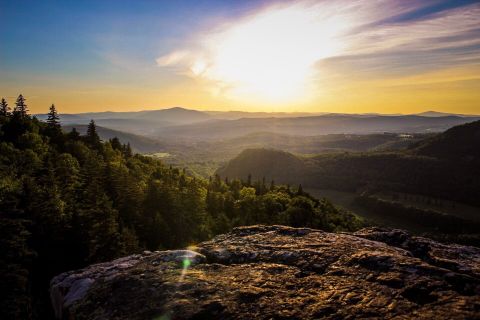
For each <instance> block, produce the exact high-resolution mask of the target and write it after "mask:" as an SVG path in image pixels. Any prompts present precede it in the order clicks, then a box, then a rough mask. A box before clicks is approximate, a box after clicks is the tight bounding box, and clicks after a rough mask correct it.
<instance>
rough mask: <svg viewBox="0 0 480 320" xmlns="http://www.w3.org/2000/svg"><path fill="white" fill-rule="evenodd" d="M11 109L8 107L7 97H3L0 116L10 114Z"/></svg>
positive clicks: (0, 103) (0, 104)
mask: <svg viewBox="0 0 480 320" xmlns="http://www.w3.org/2000/svg"><path fill="white" fill-rule="evenodd" d="M9 111H10V108H9V107H8V103H7V100H5V98H2V100H1V102H0V116H4V117H6V116H8V115H9V113H10V112H9Z"/></svg>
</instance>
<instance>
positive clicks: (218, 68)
mask: <svg viewBox="0 0 480 320" xmlns="http://www.w3.org/2000/svg"><path fill="white" fill-rule="evenodd" d="M346 26H347V23H345V21H342V19H341V17H340V16H335V15H330V14H328V10H324V11H322V10H317V9H316V8H312V7H309V6H305V5H303V6H290V7H286V8H274V9H269V10H266V11H264V12H261V13H259V14H256V15H254V16H253V17H249V18H247V19H244V20H243V21H240V22H237V23H236V24H234V25H231V26H229V27H228V28H227V29H226V30H225V31H222V32H220V33H216V34H214V35H210V36H209V37H207V38H206V39H205V40H204V43H205V44H206V46H207V48H208V55H207V57H205V56H203V57H195V58H194V59H193V62H192V64H191V68H190V69H191V72H192V73H193V74H194V75H195V76H198V77H202V78H204V79H207V80H210V81H211V83H212V84H213V85H214V86H217V87H218V89H219V90H221V91H222V92H224V93H225V94H227V95H228V96H230V97H232V98H234V99H237V100H241V101H256V102H258V101H264V102H271V103H289V102H294V101H297V100H299V99H303V98H306V97H307V96H308V94H309V90H310V83H311V80H312V78H313V77H315V72H316V70H315V67H314V66H315V63H316V62H317V61H318V60H320V59H322V58H326V57H328V56H332V55H334V54H336V53H337V52H338V51H339V50H341V48H342V41H341V37H340V35H341V32H342V30H344V29H345V28H346Z"/></svg>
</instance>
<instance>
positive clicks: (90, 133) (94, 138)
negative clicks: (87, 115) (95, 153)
mask: <svg viewBox="0 0 480 320" xmlns="http://www.w3.org/2000/svg"><path fill="white" fill-rule="evenodd" d="M86 140H87V142H88V143H89V144H90V145H91V146H93V147H99V146H101V142H100V137H99V136H98V133H97V127H96V126H95V121H93V119H92V120H90V123H89V124H88V128H87V137H86Z"/></svg>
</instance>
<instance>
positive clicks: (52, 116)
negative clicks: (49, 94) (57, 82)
mask: <svg viewBox="0 0 480 320" xmlns="http://www.w3.org/2000/svg"><path fill="white" fill-rule="evenodd" d="M59 120H60V117H59V116H58V113H57V109H55V105H54V104H52V106H51V107H50V112H49V113H48V118H47V123H48V125H49V126H50V127H55V128H57V127H60V122H59Z"/></svg>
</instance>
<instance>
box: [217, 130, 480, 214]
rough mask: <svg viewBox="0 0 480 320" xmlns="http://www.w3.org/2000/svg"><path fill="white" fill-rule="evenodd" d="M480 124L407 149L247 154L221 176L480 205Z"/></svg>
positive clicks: (228, 166)
mask: <svg viewBox="0 0 480 320" xmlns="http://www.w3.org/2000/svg"><path fill="white" fill-rule="evenodd" d="M478 150H480V121H474V122H471V123H467V124H463V125H460V126H456V127H453V128H451V129H449V130H447V131H445V132H444V133H441V134H438V135H436V136H433V137H429V138H426V139H424V140H422V141H417V142H415V143H413V144H412V145H411V146H409V148H407V149H405V150H397V151H388V152H377V151H371V152H337V153H331V154H319V155H316V156H311V157H298V156H294V155H293V154H290V153H286V152H282V151H278V150H267V149H251V150H245V151H244V152H242V153H241V154H240V155H238V156H237V157H236V158H234V159H232V160H231V161H230V162H229V163H227V164H226V165H225V166H224V167H223V168H220V169H219V170H217V173H218V174H219V175H221V176H229V177H237V178H242V177H246V176H247V175H248V174H251V175H252V176H253V177H254V178H258V177H259V176H266V177H267V178H268V179H275V180H276V181H280V182H282V183H292V184H295V183H297V184H298V183H302V184H303V185H304V186H306V187H308V188H320V189H334V190H342V191H352V192H354V191H358V190H362V189H363V190H364V189H368V190H390V191H396V192H405V193H412V194H418V195H423V196H429V197H436V198H440V199H446V200H451V201H458V202H462V203H467V204H470V205H473V206H480V179H477V177H479V176H480V155H479V151H478Z"/></svg>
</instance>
